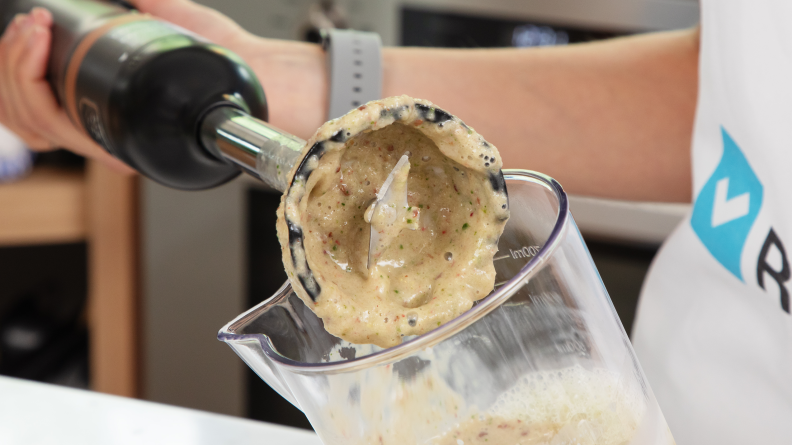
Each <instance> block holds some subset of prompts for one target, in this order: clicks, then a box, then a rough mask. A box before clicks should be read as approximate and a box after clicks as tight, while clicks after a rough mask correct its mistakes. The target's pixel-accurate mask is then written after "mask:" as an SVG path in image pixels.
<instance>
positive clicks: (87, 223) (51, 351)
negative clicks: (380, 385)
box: [0, 0, 698, 428]
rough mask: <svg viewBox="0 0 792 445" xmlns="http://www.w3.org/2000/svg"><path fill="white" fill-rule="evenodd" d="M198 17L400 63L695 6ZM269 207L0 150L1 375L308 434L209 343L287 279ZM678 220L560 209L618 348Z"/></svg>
mask: <svg viewBox="0 0 792 445" xmlns="http://www.w3.org/2000/svg"><path fill="white" fill-rule="evenodd" d="M199 2H200V3H204V4H206V5H208V6H211V7H213V8H216V9H219V10H220V11H222V12H224V13H225V14H227V15H229V16H231V17H232V18H233V19H235V20H236V21H238V22H239V23H240V24H241V25H242V26H244V27H245V28H247V29H248V30H250V31H251V32H253V33H256V34H259V35H261V36H265V37H273V38H283V39H296V40H307V41H317V40H318V36H319V33H318V29H319V28H321V27H330V26H335V27H342V28H354V29H360V30H366V31H376V32H378V33H379V34H380V35H381V36H382V40H383V42H384V43H385V44H386V45H407V46H433V47H465V48H482V47H532V46H540V45H566V44H570V43H577V42H586V41H592V40H599V39H607V38H612V37H616V36H622V35H629V34H634V33H639V32H647V31H655V30H666V29H678V28H685V27H690V26H693V25H695V24H696V23H697V22H698V3H697V1H695V0H486V1H483V0H335V1H332V0H199ZM264 88H265V90H266V88H267V85H264ZM428 99H431V98H428ZM526 106H530V104H526ZM451 111H453V110H451ZM462 118H464V116H462ZM474 125H475V124H474ZM519 167H525V168H530V166H519ZM278 202H279V196H277V195H275V194H273V193H271V192H269V191H267V190H266V189H264V188H262V187H260V186H259V185H258V184H256V183H254V182H253V181H252V180H250V179H248V178H240V179H238V180H236V181H233V182H231V183H229V184H226V185H224V186H222V187H219V188H216V189H213V190H208V191H204V192H180V191H175V190H169V189H166V188H164V187H162V186H159V185H157V184H154V183H153V182H151V181H148V180H146V179H143V178H139V177H132V178H127V177H121V176H118V175H116V174H114V173H112V172H110V171H108V170H106V169H105V168H104V167H102V166H97V165H94V164H92V163H87V165H86V162H85V161H84V160H83V159H81V158H79V157H78V156H75V155H72V154H69V153H65V152H51V153H45V154H40V155H38V156H35V157H34V156H32V155H31V154H30V153H29V152H27V151H26V150H25V149H24V147H23V146H22V144H21V143H20V142H19V141H18V140H15V139H14V138H13V136H10V135H7V134H5V133H2V132H0V280H2V282H1V284H0V374H2V375H8V376H16V377H21V378H26V379H33V380H38V381H44V382H51V383H56V384H61V385H68V386H73V387H80V388H91V389H95V390H99V391H103V392H109V393H113V394H119V395H126V396H132V397H139V398H143V399H147V400H152V401H157V402H163V403H168V404H174V405H180V406H186V407H191V408H197V409H203V410H208V411H214V412H219V413H225V414H231V415H236V416H246V417H250V418H254V419H261V420H267V421H270V422H278V423H284V424H289V425H295V426H301V427H306V428H309V427H310V426H309V425H308V423H307V421H306V420H305V418H304V417H303V416H302V414H301V413H300V412H299V411H298V410H296V409H295V408H294V407H292V406H291V405H289V403H288V402H286V401H284V400H283V399H281V398H280V396H278V395H277V394H276V393H275V392H274V391H272V390H270V389H269V387H267V386H266V385H265V384H264V383H263V382H261V380H260V379H258V377H256V376H255V375H254V374H253V373H252V372H251V371H250V370H249V369H248V368H247V367H246V366H245V365H244V364H243V363H242V361H241V360H239V359H238V358H237V357H236V356H235V355H234V354H233V352H232V351H231V350H230V348H228V347H227V346H225V345H224V344H222V343H220V342H218V341H217V340H216V339H215V334H216V332H217V331H218V329H219V328H220V327H222V326H223V325H224V324H225V323H227V322H228V321H230V320H231V319H232V318H234V317H235V316H236V315H238V314H239V313H241V312H242V311H243V310H245V309H247V308H249V307H251V306H253V305H254V304H256V303H258V302H260V301H261V300H263V299H265V298H266V297H268V296H269V295H270V294H272V293H273V292H274V291H275V290H276V289H277V288H278V287H280V285H281V284H282V283H283V281H284V280H285V278H286V277H285V274H284V272H283V270H282V266H281V260H280V252H279V246H278V242H277V239H276V237H275V224H274V223H275V208H276V207H277V205H278ZM687 210H688V206H687V205H684V204H646V203H627V202H617V201H602V200H595V199H590V198H584V197H573V199H572V212H573V214H574V216H575V218H576V220H577V222H578V224H579V226H580V228H581V231H582V232H583V234H584V236H585V238H586V241H587V243H588V245H589V249H590V250H591V253H592V256H593V258H594V261H595V263H596V264H597V267H598V269H599V271H600V274H601V275H602V279H603V281H604V283H605V285H606V287H607V289H608V291H609V293H610V296H611V298H612V300H613V303H614V306H615V307H616V309H617V311H618V313H619V315H620V317H621V319H622V322H623V323H624V325H625V329H626V330H627V332H630V329H631V326H632V322H633V315H634V312H635V308H636V304H637V298H638V294H639V291H640V287H641V284H642V282H643V279H644V276H645V274H646V271H647V269H648V267H649V264H650V262H651V260H652V258H653V256H654V255H655V253H656V251H657V248H658V246H659V245H660V243H661V242H662V241H663V239H664V238H665V237H666V236H667V235H668V234H669V233H670V231H671V230H672V229H673V228H674V226H675V225H676V224H677V223H678V222H679V220H680V219H681V218H682V217H683V216H684V214H685V212H686V211H687Z"/></svg>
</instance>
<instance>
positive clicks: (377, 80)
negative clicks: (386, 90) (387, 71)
mask: <svg viewBox="0 0 792 445" xmlns="http://www.w3.org/2000/svg"><path fill="white" fill-rule="evenodd" d="M323 33H324V42H323V46H324V48H325V51H327V65H328V72H329V74H330V82H329V85H330V97H329V100H328V110H327V119H328V120H330V119H335V118H337V117H341V116H343V115H344V114H346V113H347V112H348V111H349V110H351V109H353V108H357V107H359V106H360V105H362V104H364V103H366V102H368V101H370V100H375V99H380V98H381V97H382V55H381V51H380V49H381V47H382V41H381V40H380V37H379V35H378V34H376V33H373V32H362V31H352V30H346V29H328V30H323Z"/></svg>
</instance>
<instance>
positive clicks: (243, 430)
mask: <svg viewBox="0 0 792 445" xmlns="http://www.w3.org/2000/svg"><path fill="white" fill-rule="evenodd" d="M321 443H322V442H321V441H320V440H319V438H318V437H317V436H316V434H314V433H313V432H310V431H305V430H300V429H295V428H288V427H284V426H279V425H273V424H269V423H264V422H257V421H253V420H247V419H241V418H236V417H230V416H223V415H220V414H212V413H207V412H202V411H196V410H191V409H186V408H178V407H173V406H168V405H162V404H158V403H152V402H145V401H141V400H134V399H128V398H124V397H115V396H109V395H105V394H99V393H95V392H91V391H84V390H78V389H71V388H64V387H59V386H55V385H48V384H43V383H36V382H30V381H25V380H20V379H13V378H8V377H0V444H3V445H18V444H19V445H39V444H42V445H43V444H46V445H50V444H57V445H71V444H75V445H77V444H79V445H115V444H145V445H159V444H162V445H166V444H167V445H198V444H206V445H231V444H233V445H250V444H257V445H258V444H265V445H266V444H273V445H276V444H277V445H321Z"/></svg>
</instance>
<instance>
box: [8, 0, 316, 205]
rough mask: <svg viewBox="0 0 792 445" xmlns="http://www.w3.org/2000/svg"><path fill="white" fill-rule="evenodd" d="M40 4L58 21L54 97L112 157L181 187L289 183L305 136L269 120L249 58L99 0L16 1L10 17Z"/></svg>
mask: <svg viewBox="0 0 792 445" xmlns="http://www.w3.org/2000/svg"><path fill="white" fill-rule="evenodd" d="M36 6H41V7H44V8H46V9H48V10H49V11H50V12H51V13H52V15H53V19H54V25H53V30H52V32H53V38H52V50H51V52H50V60H49V67H48V72H47V75H48V78H49V81H50V83H51V85H52V88H53V90H54V92H55V94H56V96H57V98H58V100H59V101H60V103H61V105H62V106H63V108H64V109H65V110H66V112H67V114H68V115H69V117H70V118H71V120H72V121H73V122H74V123H75V125H76V126H77V127H78V128H81V129H83V130H84V131H85V132H86V133H87V134H88V135H89V136H90V137H91V138H92V139H93V140H94V141H96V142H97V143H98V144H99V145H101V146H102V147H103V148H104V149H105V150H107V151H108V152H109V153H110V154H112V155H113V156H115V157H117V158H119V159H120V160H122V161H124V162H125V163H127V164H129V165H130V166H132V167H133V168H135V169H136V170H138V171H139V172H141V173H142V174H144V175H146V176H147V177H149V178H151V179H153V180H155V181H157V182H159V183H161V184H163V185H166V186H169V187H173V188H178V189H184V190H200V189H206V188H210V187H214V186H217V185H220V184H222V183H225V182H227V181H229V180H231V179H232V178H234V177H236V176H237V175H239V173H240V171H244V172H247V173H249V174H252V175H253V176H255V177H257V178H259V179H262V180H263V181H264V182H266V183H267V184H269V185H270V186H272V187H274V188H275V189H277V190H281V191H282V190H283V189H284V188H285V187H286V184H285V181H286V179H285V174H286V172H288V171H289V170H290V168H291V166H292V164H293V162H294V159H295V158H296V157H297V155H298V154H299V152H300V150H301V149H302V146H303V144H304V141H302V140H300V139H299V138H297V137H295V136H292V135H290V134H287V133H284V132H282V131H280V130H277V129H275V128H273V127H271V126H269V125H268V124H267V123H266V122H264V121H265V120H266V119H267V101H266V98H265V96H264V91H263V89H262V88H261V85H260V84H259V82H258V80H257V79H256V76H255V74H254V73H253V71H252V70H251V69H250V67H248V66H247V65H246V64H245V62H244V61H243V60H242V59H241V58H239V57H238V56H236V55H235V54H233V53H232V52H230V51H228V50H226V49H224V48H222V47H220V46H217V45H214V44H211V43H209V42H207V41H205V40H203V39H201V38H200V37H198V36H196V35H194V34H192V33H190V32H188V31H186V30H184V29H181V28H179V27H177V26H174V25H172V24H169V23H167V22H164V21H161V20H157V19H155V18H153V17H150V16H148V15H145V14H140V13H137V12H135V11H130V10H129V9H127V8H125V7H122V6H119V5H116V4H111V3H105V2H98V1H93V0H7V1H4V2H3V5H2V6H0V18H1V19H2V23H3V24H4V25H7V24H8V23H10V21H11V20H12V19H13V17H14V15H15V14H17V13H27V12H29V11H30V10H31V9H32V8H34V7H36ZM264 147H266V149H263V148H264ZM278 165H280V168H278ZM278 171H280V172H282V173H281V174H280V175H279V174H278Z"/></svg>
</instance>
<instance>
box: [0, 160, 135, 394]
mask: <svg viewBox="0 0 792 445" xmlns="http://www.w3.org/2000/svg"><path fill="white" fill-rule="evenodd" d="M137 203H138V178H137V176H128V175H121V174H118V173H115V172H113V171H111V170H109V169H108V168H107V167H105V166H103V165H100V164H97V163H94V162H92V161H88V165H87V168H86V170H85V171H84V172H83V171H79V170H75V171H69V170H64V169H54V168H46V167H44V168H42V167H37V168H36V169H35V170H34V171H33V173H32V174H31V175H30V176H28V177H27V178H25V179H23V180H20V181H17V182H12V183H8V184H0V246H13V245H24V244H54V243H66V242H79V241H88V258H89V259H88V261H89V263H88V287H89V289H88V317H89V332H90V374H91V387H92V388H93V389H95V390H97V391H101V392H105V393H109V394H116V395H122V396H129V397H136V396H138V395H139V370H140V366H139V363H138V360H139V356H140V355H139V351H138V348H139V338H138V337H139V334H138V333H139V330H138V301H139V299H138V291H139V287H138V284H139V279H138V259H139V255H138V249H139V247H138V238H137V222H138V209H137Z"/></svg>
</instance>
